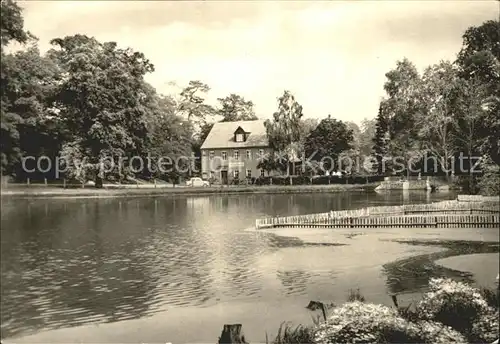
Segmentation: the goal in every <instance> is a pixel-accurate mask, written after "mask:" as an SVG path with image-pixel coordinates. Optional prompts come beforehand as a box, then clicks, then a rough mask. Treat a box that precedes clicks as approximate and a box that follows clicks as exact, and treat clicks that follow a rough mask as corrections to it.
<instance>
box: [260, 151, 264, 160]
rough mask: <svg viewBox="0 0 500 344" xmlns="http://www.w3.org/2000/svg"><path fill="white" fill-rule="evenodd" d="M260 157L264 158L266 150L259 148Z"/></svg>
mask: <svg viewBox="0 0 500 344" xmlns="http://www.w3.org/2000/svg"><path fill="white" fill-rule="evenodd" d="M259 158H261V159H263V158H264V150H263V149H259Z"/></svg>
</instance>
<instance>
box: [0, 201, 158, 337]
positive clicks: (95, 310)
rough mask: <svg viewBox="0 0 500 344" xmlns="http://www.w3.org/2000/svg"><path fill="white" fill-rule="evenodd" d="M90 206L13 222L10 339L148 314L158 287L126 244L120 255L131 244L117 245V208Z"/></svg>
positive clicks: (5, 297)
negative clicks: (53, 329) (41, 331)
mask: <svg viewBox="0 0 500 344" xmlns="http://www.w3.org/2000/svg"><path fill="white" fill-rule="evenodd" d="M84 204H85V205H83V204H82V203H79V202H75V203H70V204H69V205H64V206H63V205H62V204H61V203H59V204H55V205H52V204H51V205H50V206H49V210H48V213H47V215H45V209H44V207H32V209H31V215H30V216H25V217H23V218H21V219H19V221H16V222H12V221H11V222H10V223H11V226H10V228H9V230H12V231H16V232H19V237H18V238H16V242H11V246H12V247H11V249H10V254H11V256H10V257H9V258H8V259H6V261H4V260H3V259H2V313H1V314H2V336H4V337H8V336H12V335H15V334H17V333H19V332H30V331H33V330H36V329H41V328H44V329H50V328H57V327H59V326H72V325H78V324H83V323H87V322H90V321H116V320H118V319H124V318H134V317H140V316H143V315H144V314H145V313H146V312H147V310H148V304H149V302H148V299H149V298H150V297H151V290H152V285H153V281H151V280H150V278H149V276H148V275H147V274H146V272H147V270H144V268H143V265H144V264H143V263H142V262H141V261H131V259H130V257H129V256H128V252H127V251H128V250H127V249H126V248H125V247H124V246H122V247H121V250H117V249H116V248H117V245H121V244H124V241H123V239H122V242H117V241H116V240H110V239H113V238H114V237H115V235H114V234H113V235H109V233H108V231H119V230H120V227H121V226H122V224H121V223H119V222H118V223H115V226H112V228H108V226H109V225H110V224H111V223H113V222H112V221H109V220H110V219H109V217H108V216H109V215H111V216H113V213H112V212H111V213H110V210H111V209H109V206H110V205H111V203H109V202H99V204H98V203H97V202H96V203H92V202H90V203H89V202H88V201H86V203H84ZM64 208H66V210H67V212H64ZM2 239H3V238H2ZM2 244H4V241H3V240H2ZM2 246H3V245H2ZM2 248H3V247H2ZM2 254H5V252H4V250H2ZM2 258H4V257H2ZM4 262H6V264H4Z"/></svg>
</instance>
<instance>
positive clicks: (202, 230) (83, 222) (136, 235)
mask: <svg viewBox="0 0 500 344" xmlns="http://www.w3.org/2000/svg"><path fill="white" fill-rule="evenodd" d="M455 197H456V195H454V194H452V193H436V194H427V193H425V192H424V193H419V192H412V193H410V194H408V193H405V194H403V193H385V194H377V193H353V192H351V193H333V194H325V193H318V194H287V195H262V194H259V195H214V196H203V197H195V196H189V197H180V196H175V197H173V196H169V197H149V198H128V199H126V198H119V199H118V198H108V199H36V200H35V199H13V198H5V197H3V198H2V218H1V224H2V226H1V235H2V240H1V245H2V247H1V249H2V250H1V251H2V253H1V304H2V307H1V322H2V324H1V337H2V339H5V338H16V339H15V342H26V343H28V342H29V343H37V342H38V343H42V342H45V343H49V342H50V343H56V342H59V343H63V342H64V343H68V342H77V341H78V342H94V343H95V342H100V343H111V342H120V343H128V342H130V343H132V342H134V343H137V342H157V343H158V342H172V343H186V342H192V343H194V342H197V343H202V342H205V343H213V342H215V341H216V340H217V338H218V335H219V334H220V331H221V329H222V325H223V324H224V323H242V324H243V329H244V332H245V334H246V336H247V337H248V338H249V339H250V341H252V342H257V341H263V340H264V339H265V334H266V332H267V333H268V334H269V336H272V335H273V334H275V333H276V330H277V328H278V327H279V324H280V323H281V322H282V321H293V322H295V323H299V322H302V323H307V324H309V323H311V314H310V313H308V311H307V310H306V309H305V306H306V305H307V304H308V302H309V301H310V300H321V301H332V302H342V301H344V300H345V298H346V295H347V292H348V290H349V289H351V288H353V289H354V288H360V290H361V292H362V293H363V294H364V295H365V297H366V298H367V299H368V300H369V301H373V302H382V303H386V304H391V300H390V297H389V294H390V293H397V294H400V295H402V296H401V297H402V298H403V299H406V300H410V299H412V298H414V297H415V296H416V295H418V294H419V293H420V292H421V291H422V290H423V288H425V285H426V284H427V281H428V279H429V278H430V277H432V276H448V277H453V278H459V279H464V280H467V281H469V282H478V283H481V284H489V283H493V282H494V278H495V277H496V275H497V273H498V266H496V267H495V266H494V265H493V264H491V263H490V264H489V265H484V264H483V262H484V261H488V262H491V261H493V259H498V240H499V235H498V229H486V228H484V229H470V230H469V229H463V228H462V229H456V230H454V229H442V230H441V229H439V230H437V229H412V230H410V229H407V230H392V229H391V230H366V231H364V232H363V231H348V230H331V229H330V230H313V229H311V230H304V229H296V230H287V229H282V230H275V231H273V232H263V231H255V230H253V224H254V223H255V219H256V218H259V217H263V216H267V215H296V214H306V213H312V212H325V211H329V210H340V209H354V208H361V207H365V206H375V205H392V204H401V203H410V202H411V203H422V202H430V201H436V200H440V199H451V198H455ZM428 239H434V241H430V242H429V240H428ZM436 240H438V241H436ZM464 254H471V255H474V259H472V260H467V266H466V268H464V269H460V266H461V263H460V262H456V261H452V262H449V261H447V260H449V259H452V258H450V257H456V256H460V255H464ZM492 257H493V258H492ZM438 260H439V261H438ZM435 261H437V263H435ZM441 262H443V263H442V264H441ZM474 262H475V263H474ZM484 266H487V268H488V269H489V270H491V271H485V269H484ZM462 270H463V271H462ZM495 270H496V271H495ZM476 271H481V273H480V274H477V273H476ZM490 275H491V281H490V278H489V276H490Z"/></svg>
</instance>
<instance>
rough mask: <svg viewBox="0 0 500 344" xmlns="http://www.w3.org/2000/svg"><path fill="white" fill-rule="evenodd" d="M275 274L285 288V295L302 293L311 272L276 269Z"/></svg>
mask: <svg viewBox="0 0 500 344" xmlns="http://www.w3.org/2000/svg"><path fill="white" fill-rule="evenodd" d="M276 275H277V277H278V279H279V280H280V281H281V284H282V285H283V287H284V288H285V294H286V295H295V294H303V293H304V292H305V291H306V288H307V282H308V281H309V278H310V277H311V274H310V273H308V272H305V271H302V270H292V271H277V272H276Z"/></svg>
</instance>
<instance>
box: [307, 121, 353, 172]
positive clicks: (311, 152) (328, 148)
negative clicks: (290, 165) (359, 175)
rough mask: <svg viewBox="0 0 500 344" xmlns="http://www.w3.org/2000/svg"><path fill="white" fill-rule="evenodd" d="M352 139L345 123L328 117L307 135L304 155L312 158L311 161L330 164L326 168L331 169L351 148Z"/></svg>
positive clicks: (350, 130) (351, 134)
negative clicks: (342, 154)
mask: <svg viewBox="0 0 500 344" xmlns="http://www.w3.org/2000/svg"><path fill="white" fill-rule="evenodd" d="M353 139H354V138H353V132H352V129H349V127H348V126H347V124H346V123H344V122H342V121H339V120H336V119H334V118H332V117H331V116H328V118H325V119H323V120H322V121H321V122H319V124H318V126H317V127H316V128H315V129H314V130H312V131H311V133H310V134H309V135H308V137H307V139H306V142H305V150H306V155H307V156H308V157H312V158H311V160H314V161H325V162H326V163H327V164H328V163H330V165H331V166H327V167H328V168H330V169H333V168H334V167H335V166H334V164H335V163H336V162H338V161H339V157H340V154H341V153H343V152H346V151H348V150H350V149H352V148H353ZM337 167H339V166H338V165H337Z"/></svg>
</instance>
